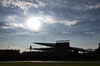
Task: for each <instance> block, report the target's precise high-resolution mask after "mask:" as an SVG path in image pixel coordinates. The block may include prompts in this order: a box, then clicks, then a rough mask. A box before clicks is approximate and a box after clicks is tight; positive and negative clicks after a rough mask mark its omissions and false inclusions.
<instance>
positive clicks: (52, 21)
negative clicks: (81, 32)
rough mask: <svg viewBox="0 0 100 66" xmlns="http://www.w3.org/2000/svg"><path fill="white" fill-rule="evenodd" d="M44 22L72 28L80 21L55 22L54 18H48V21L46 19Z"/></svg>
mask: <svg viewBox="0 0 100 66" xmlns="http://www.w3.org/2000/svg"><path fill="white" fill-rule="evenodd" d="M44 22H46V23H50V24H53V23H60V24H64V25H66V26H72V25H75V24H77V23H78V22H79V21H78V20H55V19H54V18H52V17H48V18H47V19H44Z"/></svg>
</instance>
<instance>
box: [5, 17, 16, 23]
mask: <svg viewBox="0 0 100 66" xmlns="http://www.w3.org/2000/svg"><path fill="white" fill-rule="evenodd" d="M15 17H16V16H7V18H6V19H5V20H4V21H6V22H9V21H14V20H15Z"/></svg>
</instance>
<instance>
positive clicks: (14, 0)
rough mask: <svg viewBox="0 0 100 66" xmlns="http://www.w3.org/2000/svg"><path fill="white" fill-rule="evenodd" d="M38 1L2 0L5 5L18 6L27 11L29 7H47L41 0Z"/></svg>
mask: <svg viewBox="0 0 100 66" xmlns="http://www.w3.org/2000/svg"><path fill="white" fill-rule="evenodd" d="M37 2H38V3H37V4H36V3H34V2H26V1H25V0H1V4H2V5H3V6H4V7H9V6H13V8H15V7H18V8H19V9H21V10H24V11H27V10H28V9H29V8H32V7H34V8H38V7H45V3H43V2H41V1H37Z"/></svg>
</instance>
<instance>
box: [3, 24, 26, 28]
mask: <svg viewBox="0 0 100 66" xmlns="http://www.w3.org/2000/svg"><path fill="white" fill-rule="evenodd" d="M5 25H6V26H2V29H11V28H18V27H22V28H24V26H23V25H22V24H16V23H5Z"/></svg>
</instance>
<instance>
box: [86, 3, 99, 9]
mask: <svg viewBox="0 0 100 66" xmlns="http://www.w3.org/2000/svg"><path fill="white" fill-rule="evenodd" d="M86 8H87V9H98V8H100V4H96V5H89V6H86Z"/></svg>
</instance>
